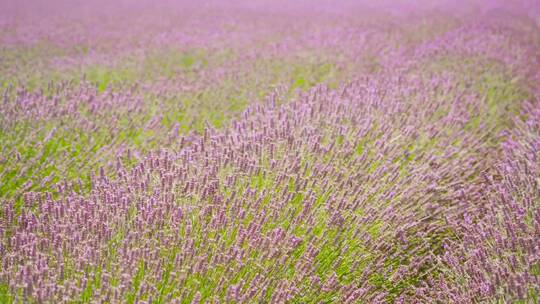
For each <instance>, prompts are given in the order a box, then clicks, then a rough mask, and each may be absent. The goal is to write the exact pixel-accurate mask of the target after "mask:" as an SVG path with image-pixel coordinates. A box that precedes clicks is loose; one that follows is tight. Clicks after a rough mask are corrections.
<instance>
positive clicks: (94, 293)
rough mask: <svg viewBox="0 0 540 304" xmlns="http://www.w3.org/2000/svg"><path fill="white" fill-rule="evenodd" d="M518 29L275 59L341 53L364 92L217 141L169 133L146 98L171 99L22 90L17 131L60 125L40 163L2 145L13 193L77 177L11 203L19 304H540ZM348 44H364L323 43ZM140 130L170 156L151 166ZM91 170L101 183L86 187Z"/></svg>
mask: <svg viewBox="0 0 540 304" xmlns="http://www.w3.org/2000/svg"><path fill="white" fill-rule="evenodd" d="M251 9H253V10H256V9H257V8H256V7H255V8H251ZM516 14H518V15H517V17H516V16H512V15H510V14H506V13H501V12H499V13H490V14H488V15H485V16H483V18H482V19H480V20H475V21H471V20H470V19H469V18H470V16H468V17H467V18H465V17H462V19H459V18H457V19H456V20H452V22H454V23H456V24H457V25H452V26H450V27H451V29H448V28H445V29H444V30H443V33H438V32H437V31H438V30H441V29H436V30H433V31H432V32H429V31H428V32H427V34H426V35H428V34H434V35H435V36H434V37H431V38H429V37H420V38H415V37H413V36H411V35H397V36H398V37H397V38H396V37H393V34H392V30H387V29H385V30H382V31H379V32H378V33H377V31H375V34H374V35H373V34H369V33H366V32H364V31H359V32H354V31H353V32H351V31H348V30H343V28H339V27H338V28H337V29H335V30H334V31H332V33H331V34H329V33H324V31H321V32H317V34H315V35H306V36H305V37H307V38H306V39H305V40H303V39H299V40H295V39H292V38H291V37H288V38H286V39H285V40H283V43H282V44H280V45H278V46H272V49H273V51H275V52H277V53H280V52H283V53H288V52H291V50H294V49H297V48H299V47H300V45H309V43H313V45H312V46H310V47H311V48H312V49H315V50H320V49H326V50H335V51H337V52H338V53H339V54H341V55H342V56H344V58H346V60H345V62H347V61H350V63H351V65H354V66H355V68H357V69H358V70H357V71H356V73H355V74H354V75H355V77H356V78H357V79H356V80H354V81H350V82H348V84H343V85H340V86H338V87H337V88H328V87H326V86H317V87H315V88H313V89H311V90H308V91H306V92H305V93H299V95H297V96H296V97H292V99H291V96H290V95H289V93H288V92H287V90H276V91H274V92H273V93H272V94H270V95H269V96H268V97H267V98H266V101H265V102H263V103H258V104H254V105H251V106H249V107H248V109H247V110H246V111H245V112H244V113H243V115H242V116H241V117H238V118H237V119H233V120H232V122H231V125H230V126H225V127H224V128H223V129H216V128H214V126H212V125H206V127H205V128H204V131H203V132H201V134H196V133H192V134H191V135H186V136H184V135H181V130H178V126H174V124H171V125H166V124H163V117H162V116H161V115H160V112H162V111H163V109H165V108H164V107H163V106H164V104H163V103H152V102H150V103H149V102H148V100H147V99H145V98H147V95H145V93H144V92H145V89H148V88H149V89H150V91H152V92H156V91H153V90H157V91H159V92H160V93H159V94H157V97H154V98H156V99H157V100H161V99H165V98H166V96H167V95H166V94H167V93H163V91H166V89H164V87H163V86H160V85H157V86H156V87H157V89H156V87H154V88H152V86H150V87H145V88H144V89H140V88H137V87H134V88H133V89H132V90H131V91H126V90H123V91H120V92H114V91H106V92H103V93H100V92H99V90H96V89H95V88H93V87H92V86H91V85H90V84H83V85H81V86H78V85H76V84H73V83H65V84H63V85H62V86H56V87H54V86H53V88H52V89H49V90H45V92H42V93H32V92H29V91H27V90H22V89H21V90H18V91H12V90H8V91H6V94H5V98H4V107H2V109H1V113H2V117H1V118H2V120H1V122H2V127H3V129H4V130H17V128H19V129H21V128H22V129H24V128H27V129H30V130H34V129H33V127H32V125H31V124H28V125H25V124H24V123H27V122H28V121H31V120H38V121H40V122H43V124H47V123H51V122H52V124H53V127H51V128H49V129H47V128H46V127H45V129H46V132H42V133H44V134H43V135H37V136H36V138H43V140H41V139H37V140H35V141H36V142H35V143H33V144H32V145H33V147H32V150H31V151H30V150H27V155H26V156H22V155H20V154H19V155H18V154H17V152H18V151H19V150H21V148H24V147H25V145H27V143H25V142H24V140H23V141H21V140H20V139H18V138H16V136H13V138H9V137H8V136H7V135H3V136H4V137H3V138H4V139H9V141H6V142H9V143H10V145H12V146H11V147H7V148H4V147H3V149H10V150H9V151H13V152H14V153H12V155H7V156H5V158H4V159H0V161H1V162H2V163H3V164H6V163H7V164H9V166H15V167H8V169H9V170H8V171H7V172H10V173H9V174H12V175H14V176H9V177H10V178H17V179H20V180H23V181H24V179H25V178H26V176H32V175H34V174H37V173H40V170H42V169H43V168H48V167H47V165H48V161H46V160H47V157H49V156H50V155H54V157H56V155H59V154H62V153H63V154H64V156H62V158H60V160H69V159H70V158H74V159H76V161H74V165H72V164H69V163H68V164H64V163H63V161H58V162H57V164H58V166H61V167H60V168H61V170H56V171H55V174H58V172H60V173H59V174H60V179H58V178H56V179H54V183H53V184H54V187H51V186H50V184H51V183H49V182H50V181H46V180H40V178H36V180H38V181H39V182H41V183H42V185H40V186H35V185H33V184H32V183H27V184H23V185H22V186H21V185H19V184H15V188H14V189H16V190H15V191H14V192H11V193H9V194H8V195H6V197H7V198H6V199H4V201H3V202H2V208H1V209H2V211H1V215H2V217H1V220H2V221H1V225H0V234H1V236H2V238H1V242H0V253H1V254H0V256H1V265H0V267H1V268H0V300H2V301H3V302H37V303H41V302H51V303H63V302H79V301H80V302H129V303H135V302H137V303H142V302H147V303H150V302H151V303H154V302H158V303H169V302H178V303H222V302H233V303H253V302H271V303H287V302H292V303H320V302H326V303H328V302H335V303H357V302H360V303H362V302H373V303H381V302H401V303H409V302H426V303H432V302H435V301H439V302H456V303H468V302H497V301H510V302H512V301H518V300H521V301H524V302H527V301H529V302H538V298H539V294H540V290H539V289H538V286H540V284H539V283H540V282H539V278H540V257H539V256H538V249H540V248H538V240H539V239H540V229H539V227H540V212H539V210H540V207H539V205H538V204H539V201H540V199H539V195H540V193H539V192H538V191H539V185H538V183H539V181H538V176H539V174H540V171H539V170H540V167H539V166H540V164H539V162H538V159H537V157H538V154H537V151H538V150H539V148H540V144H539V140H540V137H539V136H540V135H539V134H538V133H539V131H540V130H539V124H540V115H539V113H540V112H539V111H538V105H537V104H536V102H537V99H538V87H537V85H536V83H537V82H536V81H537V80H538V75H539V73H538V71H539V70H540V66H539V61H538V59H539V52H538V42H539V41H540V37H539V35H538V28H537V27H536V25H535V24H534V23H533V22H532V21H531V20H529V19H526V18H524V16H525V15H524V14H523V12H520V11H516ZM311 16H316V15H311ZM426 18H427V17H426ZM427 20H431V19H429V18H427ZM527 20H528V21H527ZM348 22H352V21H348ZM387 22H388V21H387ZM431 22H434V21H433V20H431ZM452 22H450V23H452ZM351 24H353V23H349V25H351ZM386 24H389V23H386ZM428 25H429V22H428ZM421 28H422V27H421ZM423 29H425V27H423ZM334 34H335V35H337V36H338V37H348V38H356V39H348V41H349V42H348V43H345V42H343V43H342V42H339V41H338V40H328V39H322V38H321V37H327V36H326V35H330V36H332V35H334ZM317 35H320V36H317ZM386 38H391V39H394V40H392V41H394V42H396V43H397V44H398V45H399V46H398V47H397V48H388V47H387V46H386V44H385V43H384V41H385V39H386ZM404 38H407V39H411V41H409V42H407V43H405V41H404ZM405 40H406V39H405ZM298 41H300V42H298ZM329 41H330V42H329ZM363 43H364V44H363ZM371 48H373V49H375V50H377V51H380V52H381V53H382V55H378V56H377V57H370V56H372V54H371V52H372V51H371V52H370V49H371ZM300 49H302V48H301V47H300ZM266 50H267V49H265V51H266ZM358 54H362V55H361V56H358ZM250 56H251V55H250ZM366 58H372V59H374V58H376V59H377V61H378V62H377V66H376V67H374V66H372V65H368V66H366V65H365V60H366ZM240 61H241V59H240V60H239V61H235V62H237V63H238V62H240ZM224 68H225V69H231V68H232V67H231V66H225V67H224ZM217 70H220V69H217ZM235 71H236V70H235ZM214 72H215V71H214ZM214 72H210V73H208V74H205V73H203V74H204V75H215V77H216V79H219V77H220V76H218V75H222V73H221V72H219V71H217V72H215V74H213V73H214ZM255 77H256V76H255ZM174 81H175V80H173V81H172V85H171V86H172V87H174V84H175V82H174ZM160 94H161V95H160ZM163 94H165V95H163ZM287 100H290V101H289V102H285V101H287ZM526 100H528V101H529V102H530V103H524V102H523V101H526ZM149 105H150V106H149ZM169 106H171V107H172V106H174V104H173V105H169ZM162 107H163V108H162ZM149 109H150V110H149ZM196 109H197V108H196ZM520 109H523V110H522V111H520ZM199 110H201V109H199ZM137 115H141V116H142V117H143V118H140V117H139V116H137ZM125 117H128V119H127V120H124V118H125ZM133 117H139V118H137V119H132V118H133ZM70 121H74V122H75V123H74V125H70ZM54 122H61V124H60V125H59V126H60V127H58V128H57V127H55V126H54ZM141 122H143V123H144V125H138V124H140V123H141ZM66 124H67V126H66ZM133 127H139V128H140V129H141V130H143V131H142V132H141V133H139V134H137V135H136V136H135V138H136V139H135V141H136V140H142V141H145V140H149V141H152V139H151V137H158V140H154V145H153V146H145V149H144V151H138V150H139V149H138V148H139V147H140V146H137V145H133V144H131V145H129V144H126V141H129V140H134V139H133V134H130V135H126V134H123V133H122V132H126V131H125V130H129V129H131V128H133ZM60 128H67V129H66V130H68V131H69V132H72V133H73V134H72V137H68V138H67V139H66V138H64V137H65V134H68V133H69V132H68V133H61V135H60V136H57V133H56V132H57V130H60ZM33 132H36V133H39V132H40V130H39V129H38V130H37V131H33ZM100 132H102V133H106V135H105V136H102V135H101V136H102V137H99V136H98V135H96V134H101V133H100ZM5 134H9V132H6V133H5ZM13 134H25V133H24V132H22V133H17V132H15V133H13ZM85 134H90V135H87V137H86V138H85ZM29 137H30V138H31V137H32V135H29ZM81 138H82V139H81ZM126 138H127V139H129V140H126ZM70 141H73V142H77V143H78V144H79V145H81V147H80V148H79V149H80V150H79V151H77V149H73V148H72V146H71V145H70V143H69V142H70ZM96 141H97V142H96ZM100 141H101V142H100ZM51 142H52V143H53V144H50V143H51ZM66 147H67V148H66ZM13 148H14V150H11V149H13ZM70 148H71V149H72V151H68V149H70ZM160 148H161V149H160ZM105 150H112V152H106V151H105ZM81 151H84V152H83V153H82V154H81ZM145 151H150V152H148V153H147V154H146V152H145ZM70 153H71V154H70ZM93 155H97V158H96V157H95V156H93ZM134 155H136V157H134ZM25 157H26V158H25ZM79 157H80V159H79ZM15 159H16V161H15ZM53 159H54V158H53ZM44 160H45V161H44ZM85 160H86V161H89V162H90V163H89V164H85V165H87V166H88V167H91V168H92V167H93V170H90V172H96V173H97V174H91V175H90V177H89V178H88V180H87V181H86V182H84V184H85V185H82V183H81V182H80V179H81V177H80V176H77V172H78V170H80V168H82V166H81V163H84V162H85ZM30 161H32V162H34V161H35V162H36V163H37V164H38V165H37V166H34V165H32V166H28V164H29V163H30ZM99 166H104V169H101V170H99V169H98V167H99ZM96 169H97V170H96ZM4 177H5V175H4ZM58 181H61V182H58ZM12 186H13V184H12ZM0 189H4V190H5V189H9V188H0ZM2 194H3V193H2Z"/></svg>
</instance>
